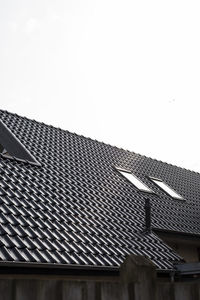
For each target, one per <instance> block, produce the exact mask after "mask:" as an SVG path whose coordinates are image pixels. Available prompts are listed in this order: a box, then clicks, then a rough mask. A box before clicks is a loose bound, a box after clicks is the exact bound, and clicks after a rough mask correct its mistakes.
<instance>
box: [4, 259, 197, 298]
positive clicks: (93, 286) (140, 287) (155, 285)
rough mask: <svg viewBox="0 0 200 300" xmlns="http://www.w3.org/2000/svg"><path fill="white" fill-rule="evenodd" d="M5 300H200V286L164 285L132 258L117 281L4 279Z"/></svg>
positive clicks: (152, 269) (144, 262)
mask: <svg viewBox="0 0 200 300" xmlns="http://www.w3.org/2000/svg"><path fill="white" fill-rule="evenodd" d="M0 299H2V300H46V299H47V300H200V282H175V283H170V282H164V281H160V280H158V279H157V277H156V270H155V267H154V266H153V265H152V264H151V262H149V261H148V260H147V259H145V258H143V257H139V256H133V255H131V256H130V257H128V258H127V259H126V261H125V262H124V264H123V265H122V266H121V272H120V276H119V277H118V276H116V277H115V278H108V279H106V278H105V277H103V278H102V279H101V278H98V280H97V279H96V278H88V277H87V278H85V279H84V278H79V277H77V276H76V278H73V277H70V278H67V277H66V276H65V277H64V276H63V277H62V276H60V277H57V278H55V277H52V278H51V276H46V277H42V276H40V278H39V277H38V278H36V277H34V276H32V278H31V275H28V276H26V277H25V276H22V275H21V276H19V275H14V274H13V275H9V276H8V275H1V276H0Z"/></svg>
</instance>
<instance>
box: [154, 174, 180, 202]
mask: <svg viewBox="0 0 200 300" xmlns="http://www.w3.org/2000/svg"><path fill="white" fill-rule="evenodd" d="M152 180H153V182H155V183H156V184H157V185H158V186H159V187H160V188H161V189H163V190H164V191H165V192H166V193H168V194H169V195H170V196H172V197H173V198H176V199H182V200H183V197H182V196H181V195H179V194H178V193H176V192H175V191H174V190H173V189H172V188H170V187H169V186H168V185H167V184H166V183H164V182H163V181H161V180H157V179H154V178H152Z"/></svg>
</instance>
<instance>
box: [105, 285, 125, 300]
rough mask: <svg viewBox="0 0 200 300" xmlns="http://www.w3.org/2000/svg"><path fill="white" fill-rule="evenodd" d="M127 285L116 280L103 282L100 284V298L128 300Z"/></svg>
mask: <svg viewBox="0 0 200 300" xmlns="http://www.w3.org/2000/svg"><path fill="white" fill-rule="evenodd" d="M128 299H129V297H128V292H127V285H121V284H120V283H118V282H103V283H102V284H101V300H128Z"/></svg>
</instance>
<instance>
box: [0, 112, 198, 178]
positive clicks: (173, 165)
mask: <svg viewBox="0 0 200 300" xmlns="http://www.w3.org/2000/svg"><path fill="white" fill-rule="evenodd" d="M0 112H3V113H8V114H10V115H15V116H17V117H19V118H24V119H27V120H30V121H33V122H36V123H38V124H42V125H45V126H48V127H53V128H54V129H57V130H62V131H64V132H67V133H69V134H74V135H76V136H78V137H80V138H83V139H87V140H91V141H95V142H97V143H100V144H103V145H107V146H109V147H112V148H113V147H114V148H116V149H119V150H122V151H126V152H129V153H131V154H135V155H138V156H141V157H145V158H147V159H151V160H154V161H157V162H161V163H163V164H166V165H168V166H172V167H175V168H179V169H182V170H185V171H189V172H191V173H195V174H197V175H200V172H197V171H194V170H191V169H187V168H184V167H181V166H177V165H175V164H172V163H168V162H165V161H162V160H160V159H156V158H153V157H149V156H146V155H144V154H140V153H136V152H134V151H131V150H128V149H124V148H121V147H118V146H115V145H112V144H109V143H105V142H103V141H99V140H96V139H93V138H91V137H87V136H84V135H82V134H78V133H76V132H71V131H69V130H66V129H62V128H60V127H56V126H54V125H52V124H46V123H44V122H41V121H37V120H35V119H30V118H27V117H26V116H20V115H18V114H17V113H12V112H9V111H7V110H4V109H0Z"/></svg>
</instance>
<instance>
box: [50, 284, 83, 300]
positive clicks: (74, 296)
mask: <svg viewBox="0 0 200 300" xmlns="http://www.w3.org/2000/svg"><path fill="white" fill-rule="evenodd" d="M85 289H86V287H85V286H84V285H83V283H82V282H79V281H63V287H62V294H63V296H62V300H82V297H87V294H86V290H85ZM55 299H56V300H58V299H57V298H55ZM84 300H85V299H84Z"/></svg>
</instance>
